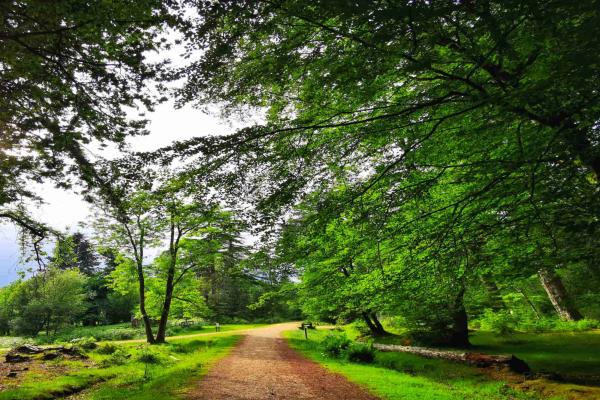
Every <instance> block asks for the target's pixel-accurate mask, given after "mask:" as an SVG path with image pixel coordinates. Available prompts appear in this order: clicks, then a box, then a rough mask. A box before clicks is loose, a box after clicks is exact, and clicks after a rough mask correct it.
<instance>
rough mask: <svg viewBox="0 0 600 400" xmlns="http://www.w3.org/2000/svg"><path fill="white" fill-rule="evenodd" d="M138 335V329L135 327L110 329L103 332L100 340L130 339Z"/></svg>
mask: <svg viewBox="0 0 600 400" xmlns="http://www.w3.org/2000/svg"><path fill="white" fill-rule="evenodd" d="M137 335H138V331H137V330H136V329H133V328H120V329H110V330H107V331H105V332H102V337H99V338H98V339H99V340H129V339H133V338H135V337H136V336H137Z"/></svg>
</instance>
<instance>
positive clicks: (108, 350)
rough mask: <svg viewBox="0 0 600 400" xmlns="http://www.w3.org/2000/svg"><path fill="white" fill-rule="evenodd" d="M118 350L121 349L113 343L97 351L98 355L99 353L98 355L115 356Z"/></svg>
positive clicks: (99, 347)
mask: <svg viewBox="0 0 600 400" xmlns="http://www.w3.org/2000/svg"><path fill="white" fill-rule="evenodd" d="M118 349H119V347H118V346H116V345H114V344H112V343H105V344H102V345H100V346H98V349H96V353H98V354H113V353H114V352H115V351H117V350H118Z"/></svg>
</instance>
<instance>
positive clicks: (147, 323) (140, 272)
mask: <svg viewBox="0 0 600 400" xmlns="http://www.w3.org/2000/svg"><path fill="white" fill-rule="evenodd" d="M137 273H138V286H139V293H140V314H142V320H143V321H144V329H145V331H146V341H147V342H148V343H150V344H152V343H154V342H155V340H154V334H153V333H152V324H151V322H150V318H149V317H148V313H147V312H146V284H145V281H144V269H143V266H142V263H141V262H140V261H138V263H137Z"/></svg>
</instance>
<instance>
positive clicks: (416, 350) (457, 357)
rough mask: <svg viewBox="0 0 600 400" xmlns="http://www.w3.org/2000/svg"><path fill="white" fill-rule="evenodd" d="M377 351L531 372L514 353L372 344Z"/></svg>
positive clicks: (522, 372) (521, 372) (523, 372)
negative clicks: (502, 353) (498, 353)
mask: <svg viewBox="0 0 600 400" xmlns="http://www.w3.org/2000/svg"><path fill="white" fill-rule="evenodd" d="M373 347H374V348H376V349H377V350H379V351H396V352H403V353H411V354H416V355H419V356H422V357H426V358H439V359H443V360H450V361H457V362H463V363H467V364H470V365H475V366H477V367H483V368H485V367H494V366H506V367H508V368H509V369H510V370H511V371H514V372H518V373H520V374H525V373H529V372H531V369H530V368H529V366H528V365H527V363H526V362H525V361H523V360H521V359H520V358H517V357H515V356H514V355H490V354H483V353H475V352H459V351H451V350H439V349H431V348H427V347H415V346H400V345H394V344H374V345H373Z"/></svg>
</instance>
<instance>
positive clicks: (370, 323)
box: [361, 312, 377, 333]
mask: <svg viewBox="0 0 600 400" xmlns="http://www.w3.org/2000/svg"><path fill="white" fill-rule="evenodd" d="M361 314H362V317H363V320H364V321H365V323H366V324H367V326H368V327H369V330H371V333H375V332H376V331H377V327H376V326H375V325H374V324H373V321H371V318H370V317H369V314H368V313H367V312H363V313H361Z"/></svg>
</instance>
